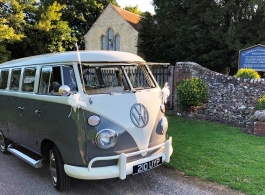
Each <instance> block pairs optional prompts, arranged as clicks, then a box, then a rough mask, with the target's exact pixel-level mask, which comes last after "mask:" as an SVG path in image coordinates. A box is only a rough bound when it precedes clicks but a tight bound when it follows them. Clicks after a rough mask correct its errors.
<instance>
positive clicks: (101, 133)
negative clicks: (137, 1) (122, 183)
mask: <svg viewBox="0 0 265 195" xmlns="http://www.w3.org/2000/svg"><path fill="white" fill-rule="evenodd" d="M163 91H167V90H163ZM166 95H167V94H163V93H162V90H161V88H160V87H159V86H158V84H157V82H156V81H155V78H154V77H153V75H152V73H151V71H150V70H149V68H148V66H147V65H146V62H145V61H144V60H143V59H142V58H141V57H139V56H137V55H135V54H131V53H126V52H117V51H80V52H63V53H54V54H45V55H38V56H32V57H27V58H23V59H18V60H13V61H10V62H6V63H3V64H1V65H0V99H1V100H0V102H2V103H0V110H1V111H0V149H1V151H2V152H3V153H9V152H11V153H13V154H15V155H17V156H18V157H20V158H21V159H23V160H25V161H26V162H28V163H29V164H31V165H33V166H34V167H36V168H39V167H41V166H42V160H43V159H49V166H50V171H51V177H52V180H53V185H54V187H56V189H57V190H59V191H63V190H66V189H68V188H69V187H70V178H71V177H73V178H78V179H87V180H95V179H107V178H115V177H119V178H120V179H125V178H126V175H129V174H138V173H141V172H144V171H147V170H150V169H152V168H155V167H157V166H159V165H160V164H161V163H162V162H167V163H168V162H170V156H171V154H172V152H173V149H172V138H171V137H168V136H167V133H166V132H167V129H168V122H167V119H166V117H165V106H164V102H165V101H164V99H165V96H166ZM1 112H2V113H1ZM7 113H8V114H7ZM19 148H26V149H27V150H29V151H31V152H32V153H34V154H35V155H37V156H38V157H37V158H33V157H31V156H29V155H26V154H25V153H23V152H22V151H21V150H20V149H19Z"/></svg>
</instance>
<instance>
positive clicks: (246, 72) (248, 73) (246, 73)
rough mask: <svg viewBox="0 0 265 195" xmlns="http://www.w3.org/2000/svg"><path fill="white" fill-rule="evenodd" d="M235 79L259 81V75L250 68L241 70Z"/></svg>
mask: <svg viewBox="0 0 265 195" xmlns="http://www.w3.org/2000/svg"><path fill="white" fill-rule="evenodd" d="M235 77H238V78H243V79H259V78H260V75H259V73H258V72H257V71H256V70H253V69H251V68H241V69H239V70H238V71H237V73H236V75H235Z"/></svg>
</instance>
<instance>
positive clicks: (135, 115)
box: [130, 104, 149, 128]
mask: <svg viewBox="0 0 265 195" xmlns="http://www.w3.org/2000/svg"><path fill="white" fill-rule="evenodd" d="M130 116H131V120H132V122H133V124H134V125H135V126H136V127H139V128H142V127H144V126H146V125H147V123H148V120H149V115H148V112H147V109H146V108H145V107H144V105H142V104H134V105H133V106H132V108H131V112H130Z"/></svg>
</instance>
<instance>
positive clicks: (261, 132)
mask: <svg viewBox="0 0 265 195" xmlns="http://www.w3.org/2000/svg"><path fill="white" fill-rule="evenodd" d="M253 134H254V135H258V136H265V122H260V121H257V122H254V132H253Z"/></svg>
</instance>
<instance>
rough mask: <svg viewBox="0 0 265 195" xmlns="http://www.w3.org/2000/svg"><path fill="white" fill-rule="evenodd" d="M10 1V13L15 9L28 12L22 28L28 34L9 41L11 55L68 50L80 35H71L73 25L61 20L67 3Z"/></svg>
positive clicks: (13, 56)
mask: <svg viewBox="0 0 265 195" xmlns="http://www.w3.org/2000/svg"><path fill="white" fill-rule="evenodd" d="M6 1H9V6H8V9H9V10H8V11H7V13H9V15H10V16H11V17H14V14H15V13H22V14H23V15H24V16H26V17H24V19H23V22H22V23H19V24H20V27H19V29H20V31H21V32H23V34H24V38H23V40H22V41H20V42H18V43H7V44H6V48H7V50H9V51H11V59H16V58H21V57H25V56H31V55H37V54H43V53H50V52H58V51H65V50H69V49H71V47H73V46H74V43H75V42H76V39H75V38H74V37H72V36H71V28H70V27H69V26H68V24H67V22H66V21H61V14H62V13H61V12H62V9H64V8H65V6H64V5H60V4H59V3H57V2H56V1H55V2H54V3H52V4H51V5H47V6H46V5H43V4H41V3H40V2H39V1H37V0H36V1H35V0H31V1H27V0H17V1H15V0H6ZM10 21H12V20H11V19H10Z"/></svg>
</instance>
